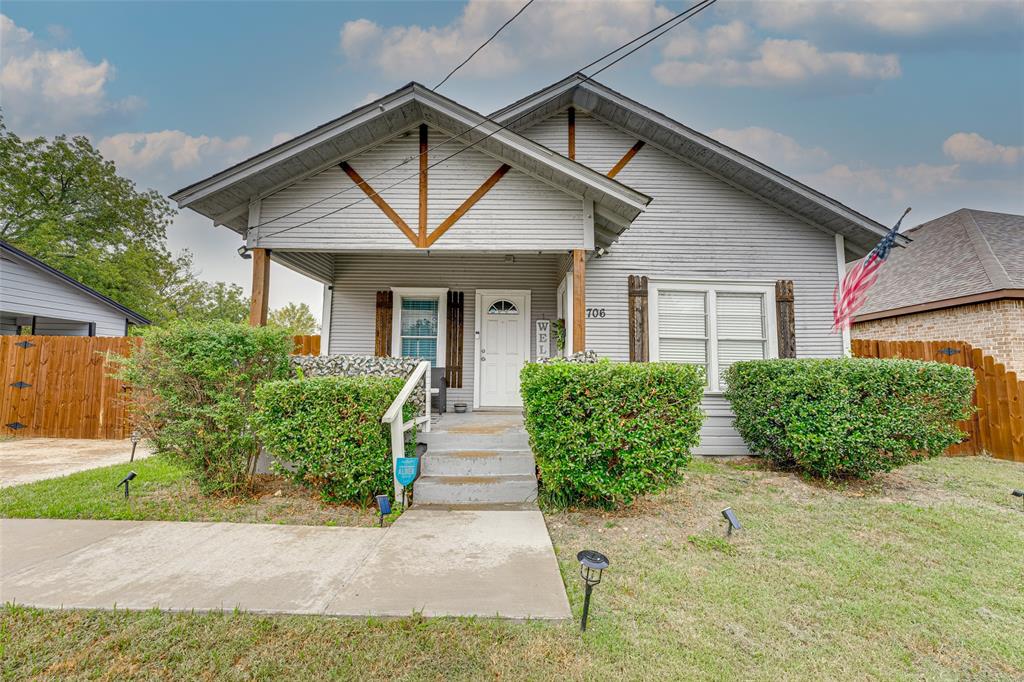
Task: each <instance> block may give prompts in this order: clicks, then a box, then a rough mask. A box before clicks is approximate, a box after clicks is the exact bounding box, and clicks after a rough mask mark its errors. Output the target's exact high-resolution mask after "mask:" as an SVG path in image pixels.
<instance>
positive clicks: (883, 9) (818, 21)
mask: <svg viewBox="0 0 1024 682" xmlns="http://www.w3.org/2000/svg"><path fill="white" fill-rule="evenodd" d="M1021 7H1022V6H1021V4H1020V3H1019V2H1014V1H1013V0H1009V1H1007V0H1002V1H992V0H970V1H969V2H962V1H959V0H855V1H846V2H838V1H837V0H776V1H775V2H755V3H752V4H750V5H745V8H748V9H749V10H750V11H751V12H752V14H753V16H754V18H755V20H756V22H757V23H758V25H760V26H763V27H765V28H769V29H783V30H791V29H795V28H804V27H807V26H811V25H818V26H820V25H823V24H825V23H838V24H844V25H847V26H858V27H862V28H866V29H869V30H870V31H872V32H879V33H885V34H890V35H899V36H919V35H924V34H928V33H932V32H935V31H941V30H945V29H956V30H962V29H963V28H964V27H966V26H972V25H978V24H984V23H988V22H1000V21H1011V22H1012V21H1018V22H1019V21H1020V18H1021Z"/></svg>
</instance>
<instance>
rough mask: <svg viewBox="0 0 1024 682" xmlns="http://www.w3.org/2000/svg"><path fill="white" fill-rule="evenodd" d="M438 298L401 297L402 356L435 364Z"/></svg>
mask: <svg viewBox="0 0 1024 682" xmlns="http://www.w3.org/2000/svg"><path fill="white" fill-rule="evenodd" d="M437 321H438V300H437V299H436V298H408V297H403V298H402V317H401V340H402V356H403V357H407V358H416V359H417V360H429V361H430V364H431V366H434V367H436V366H437V327H438V324H437Z"/></svg>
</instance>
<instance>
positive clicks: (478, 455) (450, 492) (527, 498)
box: [413, 413, 537, 508]
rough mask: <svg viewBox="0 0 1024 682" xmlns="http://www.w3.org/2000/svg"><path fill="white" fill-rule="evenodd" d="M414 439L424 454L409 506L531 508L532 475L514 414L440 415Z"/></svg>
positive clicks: (534, 484) (532, 467)
mask: <svg viewBox="0 0 1024 682" xmlns="http://www.w3.org/2000/svg"><path fill="white" fill-rule="evenodd" d="M440 426H441V428H439V429H436V430H435V431H433V432H431V433H424V434H421V435H420V440H421V441H422V442H425V443H426V444H427V451H426V453H424V454H423V456H422V458H421V460H420V466H421V475H420V477H419V478H418V479H417V480H416V484H415V487H414V491H415V492H414V495H413V499H414V505H416V506H418V505H429V506H438V507H449V508H486V507H489V506H493V507H498V506H504V507H508V506H516V505H533V504H535V503H536V500H537V476H536V468H535V465H534V460H533V453H532V452H530V444H529V439H528V437H527V435H526V432H525V431H524V430H523V428H522V417H521V416H520V415H505V414H501V413H498V414H486V413H485V414H481V413H476V414H473V415H445V417H444V419H442V421H441V425H440Z"/></svg>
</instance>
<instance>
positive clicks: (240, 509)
mask: <svg viewBox="0 0 1024 682" xmlns="http://www.w3.org/2000/svg"><path fill="white" fill-rule="evenodd" d="M129 471H134V472H136V473H137V474H138V478H136V479H135V480H134V481H132V488H131V505H130V506H129V505H128V503H126V502H125V500H124V489H123V488H117V487H116V486H117V483H118V481H120V480H121V479H122V478H124V476H125V474H127V473H128V472H129ZM0 518H50V519H133V520H140V521H143V520H144V521H233V522H238V523H285V524H300V525H330V526H335V525H336V526H371V525H375V524H376V522H377V516H376V514H375V512H374V510H373V509H371V508H367V509H360V508H358V507H356V506H348V505H332V504H325V503H324V502H321V501H320V499H319V497H318V496H317V495H316V494H314V493H311V492H310V491H309V490H307V489H305V488H303V487H301V486H297V485H294V484H293V483H291V482H290V481H288V480H287V479H285V478H282V477H280V476H258V477H257V481H256V487H255V489H254V491H253V494H252V495H246V496H239V497H208V496H205V495H201V494H200V493H199V489H198V487H197V486H196V485H195V483H193V482H192V481H191V480H190V479H189V476H188V473H187V471H186V470H185V468H184V467H182V466H181V465H180V464H177V463H176V462H173V461H171V460H168V459H166V458H163V457H159V456H154V457H148V458H146V459H141V460H137V461H135V462H132V463H131V464H129V463H127V462H126V463H124V464H116V465H114V466H109V467H101V468H99V469H90V470H88V471H82V472H79V473H76V474H70V475H68V476H64V477H62V478H52V479H48V480H45V481H38V482H36V483H27V484H25V485H20V486H14V487H11V488H2V489H0Z"/></svg>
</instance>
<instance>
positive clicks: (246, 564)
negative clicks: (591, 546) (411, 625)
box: [0, 509, 571, 619]
mask: <svg viewBox="0 0 1024 682" xmlns="http://www.w3.org/2000/svg"><path fill="white" fill-rule="evenodd" d="M0 602H16V603H18V604H24V605H31V606H40V607H47V608H60V607H63V608H112V607H114V606H115V605H116V606H117V608H127V609H148V608H154V607H156V608H161V609H167V610H176V611H178V610H180V611H190V610H197V611H206V610H219V609H234V608H239V609H242V610H245V611H253V612H261V613H302V614H323V615H332V616H367V615H379V616H407V615H410V614H412V613H413V612H422V613H423V614H424V615H426V616H484V617H487V616H501V617H505V618H517V619H525V618H537V619H561V618H569V617H570V615H571V614H570V611H569V603H568V599H567V598H566V594H565V587H564V585H563V584H562V578H561V575H560V573H559V571H558V564H557V562H556V560H555V554H554V550H553V549H552V546H551V540H550V538H549V537H548V533H547V528H546V526H545V525H544V518H543V516H542V515H541V513H540V512H539V511H432V510H416V509H412V510H410V511H408V512H406V513H405V514H403V515H402V516H401V517H400V518H399V519H398V521H396V522H395V524H394V525H393V526H392V527H390V528H386V529H383V530H382V529H377V528H326V527H317V526H276V525H257V524H234V523H175V522H158V521H64V520H51V519H2V520H0Z"/></svg>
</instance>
